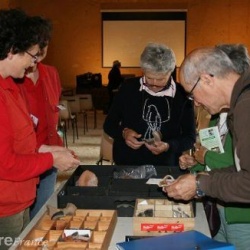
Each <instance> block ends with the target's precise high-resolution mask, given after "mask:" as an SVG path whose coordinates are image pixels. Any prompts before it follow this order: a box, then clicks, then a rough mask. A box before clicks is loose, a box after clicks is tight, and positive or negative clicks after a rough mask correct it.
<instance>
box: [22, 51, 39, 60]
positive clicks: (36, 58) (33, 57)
mask: <svg viewBox="0 0 250 250" xmlns="http://www.w3.org/2000/svg"><path fill="white" fill-rule="evenodd" d="M25 53H27V54H28V55H30V56H31V57H32V59H33V63H37V61H38V55H32V54H31V53H29V52H28V51H25Z"/></svg>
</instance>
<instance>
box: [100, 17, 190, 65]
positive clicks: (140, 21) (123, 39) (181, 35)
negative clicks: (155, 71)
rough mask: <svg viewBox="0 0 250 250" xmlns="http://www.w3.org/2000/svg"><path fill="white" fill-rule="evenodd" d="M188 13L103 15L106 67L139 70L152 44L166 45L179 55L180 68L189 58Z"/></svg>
mask: <svg viewBox="0 0 250 250" xmlns="http://www.w3.org/2000/svg"><path fill="white" fill-rule="evenodd" d="M185 30H186V12H132V13H129V12H114V13H110V12H107V13H102V63H103V65H102V66H103V67H112V62H113V61H114V60H119V61H121V63H122V67H139V58H140V54H141V52H142V50H143V49H144V47H145V46H146V45H147V44H148V43H150V42H158V43H164V44H166V45H167V46H169V47H170V48H172V49H173V50H174V52H175V55H176V60H177V67H179V66H180V64H181V62H182V61H183V59H184V55H185Z"/></svg>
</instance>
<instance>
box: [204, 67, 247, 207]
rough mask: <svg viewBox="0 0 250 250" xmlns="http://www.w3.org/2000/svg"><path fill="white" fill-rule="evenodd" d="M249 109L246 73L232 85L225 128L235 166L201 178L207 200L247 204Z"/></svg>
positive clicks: (211, 172)
mask: <svg viewBox="0 0 250 250" xmlns="http://www.w3.org/2000/svg"><path fill="white" fill-rule="evenodd" d="M249 110H250V71H247V72H245V73H244V74H243V75H242V76H241V77H240V78H239V79H238V81H237V82H236V83H235V86H234V89H233V92H232V97H231V104H230V111H229V113H228V125H229V129H230V131H231V133H232V137H233V146H234V152H235V153H236V155H237V157H238V158H239V164H235V166H231V167H228V168H223V169H219V170H213V171H210V172H209V176H201V178H200V185H201V189H202V190H203V191H204V192H205V193H206V194H207V195H209V196H211V197H216V198H219V199H221V200H223V201H226V202H243V203H244V202H245V203H250V157H249V154H250V129H249V124H250V113H249ZM237 157H235V161H237V160H236V158H237ZM236 165H238V166H240V171H237V169H236Z"/></svg>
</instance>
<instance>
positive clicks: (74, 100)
mask: <svg viewBox="0 0 250 250" xmlns="http://www.w3.org/2000/svg"><path fill="white" fill-rule="evenodd" d="M62 100H67V101H68V105H69V107H70V111H71V113H74V114H77V113H80V112H81V107H80V100H79V96H77V95H72V96H63V97H62Z"/></svg>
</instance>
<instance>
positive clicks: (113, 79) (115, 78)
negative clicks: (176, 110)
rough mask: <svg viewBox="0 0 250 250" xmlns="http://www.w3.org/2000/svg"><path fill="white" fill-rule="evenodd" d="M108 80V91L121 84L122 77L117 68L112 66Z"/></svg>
mask: <svg viewBox="0 0 250 250" xmlns="http://www.w3.org/2000/svg"><path fill="white" fill-rule="evenodd" d="M108 79H109V82H108V89H109V90H110V91H112V90H114V89H117V88H118V87H119V86H120V84H121V83H122V76H121V72H120V68H119V67H117V66H114V67H113V68H112V69H111V70H110V72H109V74H108Z"/></svg>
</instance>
